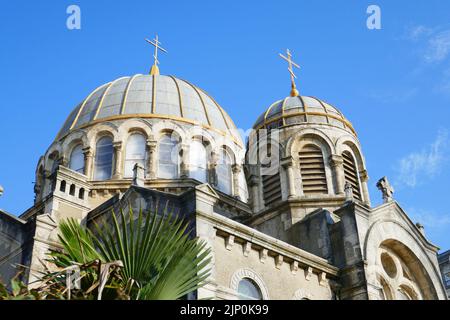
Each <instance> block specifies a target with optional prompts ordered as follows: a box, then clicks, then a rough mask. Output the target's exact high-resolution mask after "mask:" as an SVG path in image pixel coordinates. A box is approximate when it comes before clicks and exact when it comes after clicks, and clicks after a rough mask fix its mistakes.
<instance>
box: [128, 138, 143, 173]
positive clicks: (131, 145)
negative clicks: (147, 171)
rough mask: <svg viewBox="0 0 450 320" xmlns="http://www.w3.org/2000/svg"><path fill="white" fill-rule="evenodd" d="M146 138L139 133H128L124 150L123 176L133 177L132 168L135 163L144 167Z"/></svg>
mask: <svg viewBox="0 0 450 320" xmlns="http://www.w3.org/2000/svg"><path fill="white" fill-rule="evenodd" d="M145 151H146V139H145V137H144V135H142V134H140V133H134V134H132V135H130V137H129V138H128V141H127V145H126V150H125V174H124V177H125V178H132V177H133V169H134V166H135V165H136V164H139V165H140V166H142V167H143V168H145V159H146V152H145Z"/></svg>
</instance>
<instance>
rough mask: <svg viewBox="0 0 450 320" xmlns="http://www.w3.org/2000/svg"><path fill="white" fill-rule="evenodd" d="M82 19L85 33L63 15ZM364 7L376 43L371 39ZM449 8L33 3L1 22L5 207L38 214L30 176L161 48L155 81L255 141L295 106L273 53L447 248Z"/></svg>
mask: <svg viewBox="0 0 450 320" xmlns="http://www.w3.org/2000/svg"><path fill="white" fill-rule="evenodd" d="M71 4H76V5H78V6H80V8H81V30H68V29H67V28H66V19H67V17H68V15H67V14H66V8H67V7H68V6H69V5H71ZM370 4H376V5H378V6H379V7H380V8H381V19H382V20H381V27H382V28H381V30H369V29H368V28H367V27H366V19H367V17H368V14H367V13H366V9H367V7H368V6H369V5H370ZM448 12H450V2H448V1H437V0H428V1H414V4H412V3H411V2H410V1H400V0H398V1H370V2H369V1H362V0H359V1H356V0H352V1H350V0H339V1H314V2H312V1H258V2H257V1H245V3H244V1H148V0H147V1H92V0H91V1H75V0H73V1H62V0H59V1H34V2H31V1H29V2H13V1H8V2H3V3H2V10H1V12H0V33H1V50H0V70H1V72H2V74H3V76H2V78H1V80H0V84H1V85H0V88H1V93H2V94H1V96H2V99H1V103H0V111H1V113H0V133H1V137H2V138H1V140H0V184H1V185H3V186H4V188H5V194H4V196H3V197H1V198H0V207H1V208H3V209H5V210H7V211H9V212H12V213H14V214H20V213H21V212H23V211H24V210H25V209H27V208H28V207H30V206H31V205H32V203H33V181H34V172H35V166H36V164H37V161H38V159H39V156H40V155H42V154H43V153H44V152H45V150H46V149H47V147H48V146H49V145H50V143H51V142H52V141H53V139H54V137H55V135H56V133H57V132H58V130H59V128H60V126H62V124H63V122H64V120H65V118H66V117H67V116H68V114H69V113H70V111H71V110H72V108H74V107H75V106H76V105H77V104H78V103H79V102H80V101H81V100H82V99H83V98H84V97H85V96H86V95H87V94H88V93H89V92H91V91H92V90H93V89H95V88H96V87H97V86H99V85H100V84H103V83H106V82H109V81H111V80H113V79H116V78H118V77H121V76H125V75H132V74H136V73H146V72H148V70H149V68H150V66H151V54H152V52H151V48H150V47H149V46H148V45H147V44H146V43H145V41H144V38H145V37H153V36H154V34H155V33H158V34H159V37H160V40H161V42H162V43H163V45H164V46H165V47H166V49H168V51H169V54H167V55H164V56H163V57H161V58H160V60H161V72H162V73H163V74H173V75H176V76H178V77H180V78H183V79H187V80H189V81H191V82H192V83H194V84H196V85H198V86H199V87H201V88H203V89H205V90H206V91H207V92H209V93H210V94H211V95H212V96H214V97H215V98H216V100H217V101H218V102H219V103H220V104H221V105H222V106H223V107H224V108H225V109H226V110H227V111H228V113H229V114H230V115H231V117H232V118H233V119H234V121H235V122H236V124H237V126H238V127H240V128H243V129H247V128H249V127H251V125H252V124H253V122H254V121H255V119H256V118H257V116H258V115H259V114H260V113H261V112H263V111H264V110H265V109H266V108H267V106H268V105H270V104H271V103H272V102H273V101H275V100H278V99H281V98H284V97H285V96H286V95H288V94H289V89H290V87H289V75H288V73H287V71H286V65H285V63H284V62H283V61H282V60H281V59H280V58H279V57H278V53H279V52H282V51H284V50H285V49H286V48H290V49H291V51H292V52H293V53H294V57H295V59H296V61H297V62H298V63H299V64H300V65H301V67H302V68H301V71H300V72H299V73H298V81H297V85H298V88H299V90H300V92H301V93H302V94H304V95H313V96H317V97H319V98H321V99H323V100H325V101H327V102H329V103H331V104H333V105H335V106H337V107H338V108H339V109H340V110H341V111H342V112H343V113H344V114H345V115H346V116H347V118H348V119H349V120H350V121H351V122H352V123H353V124H354V127H355V128H356V130H357V132H358V134H359V139H360V141H361V143H362V146H363V152H364V154H365V157H366V162H367V167H368V172H369V175H370V177H371V180H370V181H369V183H370V192H371V198H372V203H373V204H374V205H377V204H380V203H381V195H380V193H379V191H378V190H377V189H376V187H375V183H376V181H377V180H378V179H379V178H381V177H382V176H385V175H386V176H388V178H389V179H390V180H391V181H392V182H393V184H394V187H395V189H396V193H395V198H396V199H397V200H398V201H399V202H400V204H401V205H402V207H403V208H404V209H405V210H406V211H407V212H408V213H409V215H410V216H411V218H412V219H413V221H421V222H422V223H423V224H424V225H425V228H426V233H427V235H428V237H429V238H430V239H431V241H433V242H434V243H436V244H437V245H438V246H440V247H441V248H442V249H443V250H445V249H449V248H450V237H449V236H448V234H449V233H450V209H448V206H447V202H446V200H447V199H448V198H447V197H448V190H449V188H448V185H449V182H450V170H449V168H450V162H449V148H450V136H449V134H450V124H449V121H448V119H449V117H450V106H449V103H450V19H449V15H448Z"/></svg>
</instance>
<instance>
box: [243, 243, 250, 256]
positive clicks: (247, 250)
mask: <svg viewBox="0 0 450 320" xmlns="http://www.w3.org/2000/svg"><path fill="white" fill-rule="evenodd" d="M251 250H252V243H251V242H250V241H247V242H246V243H245V244H244V257H248V256H249V254H250V251H251Z"/></svg>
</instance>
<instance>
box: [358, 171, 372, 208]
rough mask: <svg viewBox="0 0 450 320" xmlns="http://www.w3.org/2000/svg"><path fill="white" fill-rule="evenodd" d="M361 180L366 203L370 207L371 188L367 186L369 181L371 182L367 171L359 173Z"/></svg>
mask: <svg viewBox="0 0 450 320" xmlns="http://www.w3.org/2000/svg"><path fill="white" fill-rule="evenodd" d="M359 178H360V180H361V187H362V193H363V197H364V202H365V203H366V204H367V205H368V206H370V196H369V188H368V186H367V181H369V175H368V174H367V170H361V171H360V172H359Z"/></svg>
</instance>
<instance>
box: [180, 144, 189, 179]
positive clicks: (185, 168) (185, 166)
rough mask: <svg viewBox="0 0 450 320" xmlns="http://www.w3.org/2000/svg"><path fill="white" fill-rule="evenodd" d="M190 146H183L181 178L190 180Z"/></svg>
mask: <svg viewBox="0 0 450 320" xmlns="http://www.w3.org/2000/svg"><path fill="white" fill-rule="evenodd" d="M189 169H190V168H189V144H187V143H183V144H182V145H181V165H180V178H189Z"/></svg>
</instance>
